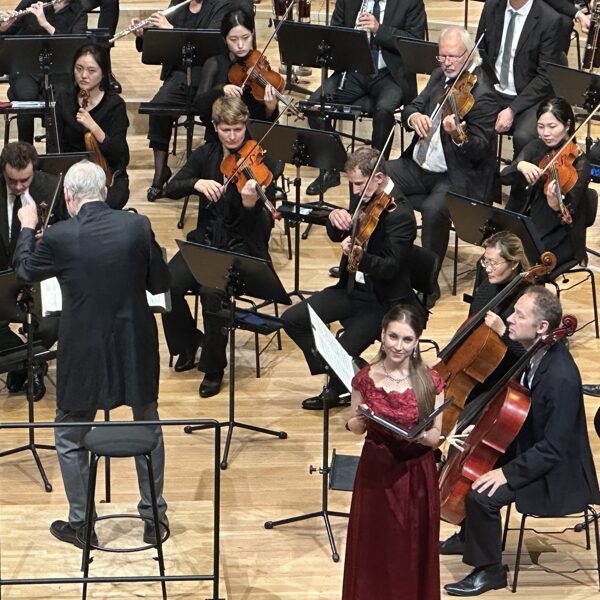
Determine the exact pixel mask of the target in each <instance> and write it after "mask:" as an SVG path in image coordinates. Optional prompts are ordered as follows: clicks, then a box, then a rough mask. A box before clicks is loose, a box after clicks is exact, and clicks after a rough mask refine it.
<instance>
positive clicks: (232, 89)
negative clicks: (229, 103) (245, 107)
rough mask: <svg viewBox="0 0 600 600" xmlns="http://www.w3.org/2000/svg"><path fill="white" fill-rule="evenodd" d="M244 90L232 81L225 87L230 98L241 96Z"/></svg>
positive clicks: (224, 90)
mask: <svg viewBox="0 0 600 600" xmlns="http://www.w3.org/2000/svg"><path fill="white" fill-rule="evenodd" d="M242 92H243V90H242V88H241V87H240V86H239V85H233V84H232V83H228V84H227V85H226V86H224V87H223V93H224V94H225V95H226V96H229V97H230V98H234V97H235V98H240V97H241V95H242Z"/></svg>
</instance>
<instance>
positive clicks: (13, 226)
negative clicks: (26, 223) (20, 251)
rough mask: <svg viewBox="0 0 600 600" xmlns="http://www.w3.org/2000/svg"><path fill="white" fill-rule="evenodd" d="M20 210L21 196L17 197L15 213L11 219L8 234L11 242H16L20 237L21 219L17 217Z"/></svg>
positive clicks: (14, 207) (14, 206)
mask: <svg viewBox="0 0 600 600" xmlns="http://www.w3.org/2000/svg"><path fill="white" fill-rule="evenodd" d="M20 208H21V196H15V203H14V205H13V213H12V218H11V219H10V228H9V232H8V239H9V241H11V240H14V239H15V238H16V237H17V236H18V235H19V228H20V226H21V225H20V223H19V217H18V216H17V213H18V212H19V209H20Z"/></svg>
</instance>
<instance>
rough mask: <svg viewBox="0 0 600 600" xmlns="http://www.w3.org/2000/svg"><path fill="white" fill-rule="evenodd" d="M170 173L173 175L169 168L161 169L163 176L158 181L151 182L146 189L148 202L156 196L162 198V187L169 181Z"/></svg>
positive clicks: (152, 200) (155, 198)
mask: <svg viewBox="0 0 600 600" xmlns="http://www.w3.org/2000/svg"><path fill="white" fill-rule="evenodd" d="M171 175H173V173H172V172H171V169H170V168H169V167H167V168H166V169H165V170H164V171H163V176H162V177H161V178H160V180H159V181H158V182H154V181H153V182H152V185H151V186H150V187H149V188H148V191H147V192H146V199H147V200H148V202H154V201H155V200H157V199H158V198H162V196H163V188H164V186H165V184H166V183H167V182H168V181H169V179H171Z"/></svg>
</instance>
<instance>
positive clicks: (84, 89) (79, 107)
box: [56, 44, 129, 208]
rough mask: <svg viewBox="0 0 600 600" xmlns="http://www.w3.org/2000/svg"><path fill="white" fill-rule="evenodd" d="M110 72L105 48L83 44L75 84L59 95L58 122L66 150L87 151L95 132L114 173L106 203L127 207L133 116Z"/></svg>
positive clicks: (75, 68) (77, 58)
mask: <svg viewBox="0 0 600 600" xmlns="http://www.w3.org/2000/svg"><path fill="white" fill-rule="evenodd" d="M109 74H110V64H109V59H108V54H107V52H106V50H105V49H104V48H101V47H100V46H96V45H94V44H88V45H85V46H82V47H81V48H79V50H78V51H77V52H76V53H75V57H74V59H73V83H74V85H73V86H72V87H70V88H69V89H66V90H63V91H62V92H61V93H60V94H59V95H58V97H57V103H56V124H57V128H58V136H59V141H60V149H61V151H62V152H85V151H86V149H87V148H86V142H85V135H86V133H88V132H89V133H91V135H92V136H93V138H94V139H95V141H96V142H97V145H98V147H99V150H100V153H101V154H102V156H103V157H104V160H105V161H106V163H107V164H108V167H109V168H110V170H111V171H112V173H113V181H112V185H110V186H109V187H108V194H107V196H106V203H107V204H108V205H109V206H111V207H112V208H123V206H125V204H127V200H128V199H129V177H128V175H127V170H126V169H127V165H128V164H129V146H128V145H127V128H128V127H129V119H128V118H127V111H126V109H125V102H124V101H123V99H122V98H121V96H119V95H118V94H115V93H114V92H112V91H111V88H110V85H109ZM93 159H94V160H95V161H96V162H98V160H97V157H93Z"/></svg>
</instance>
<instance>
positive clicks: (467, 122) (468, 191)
mask: <svg viewBox="0 0 600 600" xmlns="http://www.w3.org/2000/svg"><path fill="white" fill-rule="evenodd" d="M474 45H475V44H474V42H473V39H472V37H471V35H470V34H469V32H468V31H466V30H465V29H462V28H461V27H448V28H446V29H444V30H443V31H442V32H441V34H440V41H439V46H438V48H439V50H438V51H439V55H438V56H437V60H438V62H439V63H440V68H439V69H436V70H434V71H433V73H432V74H431V77H430V79H429V82H428V83H427V85H426V87H425V89H424V90H423V91H422V92H421V93H420V94H419V95H418V96H417V97H416V98H415V99H414V100H413V101H412V102H411V103H410V104H409V105H408V106H407V107H406V108H405V109H404V111H403V112H402V121H403V123H404V124H405V125H406V126H407V127H408V128H409V129H412V130H414V132H415V136H414V139H413V142H412V144H411V145H410V146H409V148H408V150H407V151H406V152H405V153H404V154H403V156H402V157H401V158H399V159H397V160H391V161H388V163H387V164H386V172H387V174H388V175H389V177H390V178H391V180H392V181H393V182H394V183H395V184H396V185H397V186H398V188H399V189H400V191H401V192H402V193H404V195H405V196H407V198H408V201H409V202H410V203H411V204H412V207H413V209H414V210H418V211H419V212H420V213H421V216H422V219H423V231H422V234H421V243H422V245H423V247H424V248H427V249H429V250H432V251H433V252H435V253H436V254H437V255H438V257H439V259H440V260H439V264H440V266H441V264H442V261H443V260H444V256H445V254H446V248H447V247H448V237H449V232H450V225H451V223H450V214H449V212H448V206H447V203H446V193H447V192H448V191H453V192H456V193H459V194H465V195H468V196H472V197H474V198H478V199H480V200H485V201H488V202H490V203H491V202H492V200H493V199H494V189H493V188H494V174H495V172H496V171H497V165H496V135H495V133H494V123H495V121H496V114H497V113H498V106H497V103H496V97H495V94H494V91H493V89H492V86H491V84H490V82H489V81H488V79H487V77H486V75H485V73H484V72H483V70H482V69H481V67H480V66H479V65H480V64H481V59H480V57H479V53H478V52H477V51H474V52H473V53H472V54H471V50H472V49H473V47H474ZM467 61H468V64H466V63H467ZM463 66H464V67H465V68H464V73H465V74H464V78H465V79H466V77H467V76H468V75H469V74H471V75H472V76H473V79H474V80H475V83H474V85H472V86H470V85H468V86H467V88H470V93H471V95H472V96H473V100H474V103H473V107H472V108H471V109H470V110H468V112H467V113H466V115H464V116H463V117H462V118H461V117H457V116H456V115H454V114H453V110H452V109H451V105H450V104H449V103H447V102H444V103H443V106H442V107H441V108H440V107H439V103H440V99H441V98H444V95H445V93H446V92H447V91H448V89H449V88H450V86H451V85H452V84H453V82H454V81H455V79H456V78H457V76H458V75H459V74H460V73H461V71H462V69H463ZM462 81H463V80H461V82H462ZM458 110H459V111H460V107H459V109H458ZM459 125H460V128H459ZM459 129H461V130H462V133H463V134H464V137H461V135H460V134H461V132H460V131H459ZM498 192H499V190H498ZM438 297H439V288H438V290H437V294H436V295H434V297H432V301H435V300H436V299H437V298H438Z"/></svg>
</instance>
